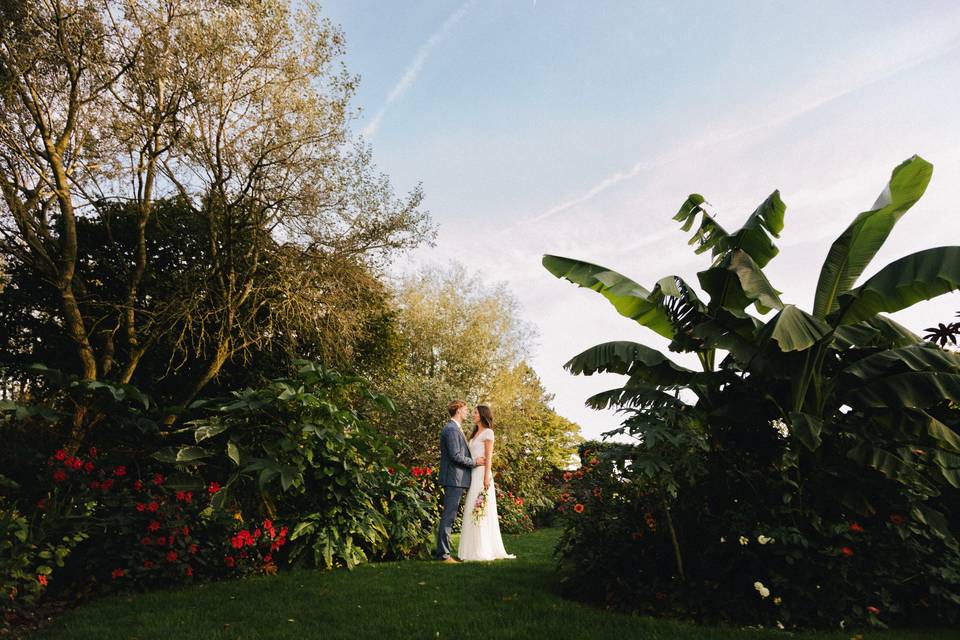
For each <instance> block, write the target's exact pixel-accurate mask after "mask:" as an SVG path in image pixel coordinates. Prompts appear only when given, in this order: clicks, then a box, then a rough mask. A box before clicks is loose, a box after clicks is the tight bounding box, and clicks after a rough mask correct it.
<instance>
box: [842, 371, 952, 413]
mask: <svg viewBox="0 0 960 640" xmlns="http://www.w3.org/2000/svg"><path fill="white" fill-rule="evenodd" d="M843 399H844V401H845V402H846V403H847V404H849V405H850V406H852V407H860V408H865V409H886V408H891V407H896V408H904V409H926V408H928V407H933V406H935V405H937V404H940V403H941V402H943V401H944V400H951V401H953V402H960V375H958V374H950V373H942V372H936V371H910V372H908V373H897V374H894V375H890V376H885V377H882V378H875V379H870V380H868V381H866V382H865V383H864V384H863V386H859V387H856V388H854V389H850V390H848V391H847V392H846V393H845V394H844V396H843Z"/></svg>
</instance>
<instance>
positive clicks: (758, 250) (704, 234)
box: [673, 191, 787, 268]
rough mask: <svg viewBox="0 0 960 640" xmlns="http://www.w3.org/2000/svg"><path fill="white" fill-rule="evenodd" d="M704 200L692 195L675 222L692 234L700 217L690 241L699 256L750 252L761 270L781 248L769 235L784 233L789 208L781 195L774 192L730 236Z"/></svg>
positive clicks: (775, 235)
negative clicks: (709, 253)
mask: <svg viewBox="0 0 960 640" xmlns="http://www.w3.org/2000/svg"><path fill="white" fill-rule="evenodd" d="M704 202H705V200H704V199H703V196H701V195H700V194H698V193H693V194H690V196H689V197H688V198H687V200H686V201H685V202H684V203H683V205H681V207H680V210H679V211H678V212H677V214H676V215H675V216H673V219H674V220H676V221H678V222H682V223H683V224H682V226H681V227H680V228H681V230H683V231H689V230H690V229H691V228H692V227H693V224H694V222H696V219H697V216H698V215H700V216H701V218H700V226H698V227H697V230H696V231H695V232H694V234H693V236H692V237H691V238H690V242H689V244H697V245H698V246H697V249H696V252H697V253H698V254H700V253H704V252H705V251H708V250H710V251H711V255H712V256H714V257H716V256H720V255H723V254H725V253H727V252H729V251H732V250H735V249H742V250H743V251H745V252H747V253H748V254H749V255H750V257H751V258H753V260H754V262H756V263H757V264H758V265H759V266H760V267H761V268H763V267H765V266H767V263H768V262H770V260H772V259H773V257H774V256H776V255H777V253H778V252H779V249H777V247H776V246H774V244H773V241H772V240H771V239H770V236H773V237H774V238H779V237H780V232H781V231H783V215H784V213H785V212H786V210H787V206H786V205H785V204H783V201H782V200H781V199H780V192H779V191H774V192H773V193H771V194H770V195H769V196H768V197H767V199H766V200H764V201H763V202H762V203H761V204H760V206H759V207H757V209H756V210H755V211H754V212H753V213H752V214H750V217H749V218H747V221H746V222H745V223H744V224H743V226H742V227H741V228H740V229H739V230H738V231H736V232H735V233H732V234H731V233H727V231H726V230H725V229H724V228H723V227H721V226H720V224H719V223H718V222H717V221H716V219H715V218H714V217H713V216H711V215H710V214H709V213H707V212H706V210H705V209H704V208H703V204H704Z"/></svg>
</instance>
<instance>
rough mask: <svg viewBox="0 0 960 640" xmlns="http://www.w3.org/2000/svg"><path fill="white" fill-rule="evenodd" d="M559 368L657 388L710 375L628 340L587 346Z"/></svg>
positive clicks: (690, 382) (680, 383)
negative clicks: (623, 378)
mask: <svg viewBox="0 0 960 640" xmlns="http://www.w3.org/2000/svg"><path fill="white" fill-rule="evenodd" d="M563 366H564V368H565V369H567V370H568V371H570V373H572V374H574V375H581V374H582V375H587V376H589V375H593V374H594V373H619V374H623V375H629V376H631V378H635V379H639V380H643V381H645V382H648V383H651V384H661V385H688V384H692V383H693V382H695V381H697V380H699V379H705V378H706V377H708V376H710V375H711V374H707V373H702V372H697V371H693V370H691V369H687V368H686V367H681V366H680V365H678V364H676V363H675V362H673V361H672V360H671V359H670V358H668V357H667V356H665V355H663V354H662V353H660V352H659V351H657V350H656V349H651V348H650V347H648V346H646V345H643V344H638V343H636V342H629V341H616V342H605V343H603V344H598V345H596V346H594V347H590V348H589V349H587V350H586V351H584V352H583V353H580V354H579V355H576V356H574V357H573V358H572V359H571V360H570V361H569V362H567V363H566V364H565V365H563Z"/></svg>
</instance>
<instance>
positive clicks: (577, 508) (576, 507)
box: [573, 502, 584, 513]
mask: <svg viewBox="0 0 960 640" xmlns="http://www.w3.org/2000/svg"><path fill="white" fill-rule="evenodd" d="M583 509H584V506H583V505H582V504H580V503H579V502H578V503H577V504H575V505H574V506H573V510H574V511H576V512H577V513H583Z"/></svg>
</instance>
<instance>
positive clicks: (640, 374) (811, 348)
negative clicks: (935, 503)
mask: <svg viewBox="0 0 960 640" xmlns="http://www.w3.org/2000/svg"><path fill="white" fill-rule="evenodd" d="M932 170H933V167H932V165H931V164H930V163H928V162H927V161H925V160H923V159H922V158H920V157H919V156H913V157H912V158H909V159H908V160H906V161H905V162H903V163H902V164H900V165H899V166H897V167H896V168H895V169H894V170H893V172H892V174H891V178H890V180H889V182H888V183H887V185H886V186H885V187H884V189H883V191H882V192H881V195H880V197H879V198H878V199H877V201H876V202H875V203H874V205H873V207H872V208H870V209H869V210H867V211H864V212H863V213H860V214H859V215H858V216H856V218H855V219H854V220H853V222H852V223H851V224H850V225H849V226H848V227H847V228H846V229H845V230H844V231H843V233H841V234H840V236H839V237H838V238H837V239H836V240H835V241H834V242H833V244H832V245H831V247H830V250H829V252H828V254H827V257H826V259H825V261H824V263H823V266H822V267H821V270H820V275H819V278H818V281H817V288H816V291H815V295H814V302H813V310H812V312H807V311H804V310H803V309H801V308H799V307H798V306H796V305H792V304H785V303H783V301H782V300H781V298H780V291H778V290H777V289H776V288H775V287H774V286H773V284H772V283H771V282H770V281H769V280H768V278H767V277H766V275H765V274H764V272H763V269H764V267H766V266H767V265H768V264H769V263H770V261H771V260H772V259H773V258H774V257H775V256H776V255H777V254H778V252H779V250H778V248H777V247H776V245H775V244H774V239H776V238H779V236H780V233H781V232H782V231H783V227H784V219H785V211H786V205H785V204H784V203H783V201H782V200H781V198H780V194H779V192H778V191H774V192H773V193H772V194H771V195H770V196H769V197H768V198H767V199H766V200H764V201H763V202H762V203H761V204H760V206H758V207H757V209H756V210H755V211H754V212H753V213H752V214H751V215H750V216H749V217H748V218H747V220H746V222H745V223H744V224H743V226H742V227H741V228H740V229H738V230H737V231H734V232H728V231H727V230H725V229H724V228H723V227H722V226H721V225H720V224H719V223H718V222H717V220H716V218H715V216H713V215H711V213H710V210H709V204H708V203H707V202H706V200H705V199H704V197H703V196H701V195H699V194H691V195H690V196H689V197H688V198H687V199H686V201H685V202H684V203H683V204H682V205H681V207H680V209H679V211H678V212H677V214H676V215H675V216H674V219H675V220H677V221H678V222H680V223H681V229H682V230H683V231H685V232H690V231H691V230H693V233H692V236H691V238H690V244H692V245H695V247H696V249H695V250H696V253H698V254H703V253H707V252H710V257H711V263H710V265H709V267H708V268H707V269H705V270H703V271H701V272H699V273H698V274H697V277H698V282H699V285H700V288H701V290H702V291H703V294H701V293H698V292H697V291H696V290H695V289H694V288H693V287H692V286H690V285H689V284H688V283H687V282H686V281H684V280H683V279H682V278H680V277H679V276H668V277H666V278H663V279H661V280H659V281H658V282H657V283H656V285H655V286H654V287H653V288H652V289H649V290H648V289H646V288H644V287H643V286H641V285H639V284H637V283H636V282H634V281H633V280H630V279H629V278H627V277H626V276H623V275H621V274H619V273H616V272H615V271H612V270H610V269H607V268H604V267H601V266H598V265H593V264H589V263H585V262H582V261H578V260H573V259H570V258H562V257H558V256H551V255H547V256H544V258H543V265H544V267H546V268H547V270H548V271H550V272H551V273H552V274H553V275H555V276H557V277H559V278H564V279H566V280H569V281H570V282H573V283H574V284H577V285H579V286H581V287H587V288H590V289H593V290H595V291H597V292H599V293H600V294H601V295H603V296H604V297H606V298H607V299H608V300H609V301H610V302H611V303H612V304H613V305H614V307H615V308H616V309H617V311H619V312H620V313H621V314H622V315H624V316H626V317H629V318H631V319H633V320H634V321H636V322H637V323H638V324H640V325H642V326H645V327H647V328H649V329H652V330H653V331H655V332H656V333H658V334H659V335H661V336H663V337H666V338H668V339H669V340H671V343H670V349H671V350H672V351H678V352H688V353H694V354H696V356H697V357H698V359H699V361H700V363H701V368H702V371H699V372H698V371H693V370H689V369H686V368H685V367H681V366H679V365H677V364H676V363H675V362H673V361H672V360H670V359H669V358H668V357H667V356H665V355H664V354H661V353H659V352H657V351H656V350H653V349H650V348H648V347H645V346H643V345H639V344H636V343H629V342H616V343H607V344H603V345H597V346H596V347H592V348H590V349H588V350H586V351H584V352H583V353H581V354H579V355H577V356H575V357H574V358H573V359H571V360H570V361H569V362H568V363H567V364H566V365H565V366H566V368H567V369H568V370H570V371H571V372H572V373H575V374H585V375H590V374H592V373H596V372H613V373H621V374H624V375H626V376H628V378H627V382H626V384H624V386H622V387H620V388H618V389H612V390H610V391H608V392H604V393H602V394H598V395H597V396H594V397H593V398H591V399H590V400H589V401H588V403H589V404H591V405H592V406H615V407H619V408H621V409H626V410H630V411H634V412H637V411H644V410H650V409H653V408H662V407H669V406H675V407H677V408H678V409H683V404H682V403H680V401H679V391H680V390H682V389H686V390H688V391H690V392H692V393H693V394H694V395H695V396H696V398H697V401H696V407H697V408H698V409H701V410H703V411H704V412H705V413H706V420H707V421H708V422H709V416H710V414H711V413H713V412H722V411H728V412H729V411H730V410H731V409H730V407H723V406H722V403H723V393H722V389H724V388H729V387H730V385H737V384H740V385H753V386H755V387H757V389H756V392H757V394H756V395H758V396H763V398H764V401H765V402H767V401H769V403H770V404H771V405H772V406H775V407H776V411H777V412H778V413H779V416H777V417H778V418H779V419H782V420H783V421H784V422H785V423H786V424H787V425H789V428H790V433H791V436H792V438H793V439H794V440H795V441H797V442H798V443H799V444H800V445H801V446H802V447H803V448H805V449H807V450H808V451H809V452H811V454H813V453H814V452H816V451H817V449H818V448H819V447H820V446H821V443H822V441H823V438H824V436H825V435H827V434H829V433H831V432H832V431H834V430H835V429H839V428H841V427H839V426H838V424H839V423H840V422H845V423H849V422H850V420H851V418H849V417H848V416H844V415H843V412H844V411H847V410H852V411H854V412H856V413H857V416H858V417H859V418H860V419H862V421H864V422H865V423H869V424H872V425H873V426H874V427H875V428H878V429H881V428H885V429H887V430H888V431H889V430H897V433H898V434H899V436H902V438H903V439H902V440H901V442H910V441H913V442H923V443H925V444H931V443H932V444H933V445H934V447H935V449H936V451H937V452H938V456H937V457H936V467H937V468H938V469H939V471H940V472H941V473H942V475H943V479H944V480H945V481H946V482H948V483H950V484H951V485H954V486H957V485H958V484H960V474H958V473H960V465H958V464H957V461H958V460H960V457H957V456H958V455H960V437H958V436H957V435H956V433H955V432H954V430H953V428H951V426H948V425H947V424H945V423H944V421H943V420H941V419H940V418H939V417H937V416H938V415H939V414H938V411H939V410H940V409H942V407H943V406H944V405H945V404H946V403H949V402H955V403H956V402H960V358H958V356H957V355H956V354H948V353H946V352H944V351H941V350H939V349H937V348H936V347H934V346H932V345H929V344H924V343H923V341H922V340H921V339H920V337H919V336H917V335H915V334H913V333H912V332H911V331H909V330H907V329H905V328H904V327H902V326H900V325H899V324H897V323H896V322H894V321H893V320H891V319H890V318H889V317H887V316H886V315H884V314H886V313H892V312H895V311H899V310H901V309H905V308H907V307H909V306H911V305H913V304H916V303H917V302H920V301H923V300H929V299H931V298H934V297H936V296H939V295H942V294H944V293H947V292H950V291H954V290H956V289H958V288H960V247H956V246H944V247H936V248H932V249H926V250H924V251H919V252H916V253H913V254H910V255H907V256H904V257H902V258H900V259H899V260H895V261H894V262H892V263H890V264H889V265H886V266H885V267H883V268H881V269H879V270H878V271H877V272H876V273H875V274H874V275H872V276H870V277H869V278H867V279H866V280H864V281H863V282H862V283H860V284H858V280H859V279H860V278H861V276H862V275H863V274H864V272H865V271H866V269H867V268H868V266H869V265H870V262H871V261H872V259H873V258H874V257H875V256H876V254H877V252H878V251H879V250H880V248H881V247H882V245H883V243H884V241H885V240H886V239H887V237H889V235H890V233H891V232H892V230H893V227H894V226H895V224H896V222H897V221H898V220H899V219H900V218H901V217H902V216H903V215H904V214H906V212H907V211H909V209H910V208H911V207H912V206H913V205H914V204H915V203H916V202H917V201H918V200H919V199H920V197H921V196H922V195H923V193H924V191H925V190H926V187H927V185H928V184H929V182H930V178H931V176H932ZM704 294H705V295H704ZM751 308H752V309H755V310H756V311H758V312H759V313H760V314H761V316H762V315H763V314H766V313H767V312H769V311H775V312H776V313H775V314H774V315H773V316H772V317H771V318H769V319H764V318H763V317H761V316H757V315H754V314H753V313H751ZM721 351H722V352H726V353H727V356H726V357H725V358H724V359H723V361H722V362H719V363H718V362H716V358H717V354H718V352H721ZM858 442H859V444H858V445H857V446H856V447H854V448H853V449H852V450H851V452H850V457H851V458H853V459H855V460H858V461H860V462H861V463H863V464H865V465H867V466H870V467H872V468H875V469H877V470H878V471H881V472H882V473H885V474H886V475H888V476H890V477H894V478H897V479H900V480H903V474H905V473H907V471H906V469H908V468H909V467H910V466H911V463H912V462H913V461H912V460H911V459H910V457H909V455H906V454H905V453H904V451H909V450H910V447H909V446H908V445H906V444H904V445H903V446H901V447H899V449H897V450H891V449H889V448H887V449H883V448H879V447H876V446H873V444H871V442H870V439H869V437H864V438H860V439H859V440H858ZM930 490H931V491H933V489H930Z"/></svg>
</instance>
